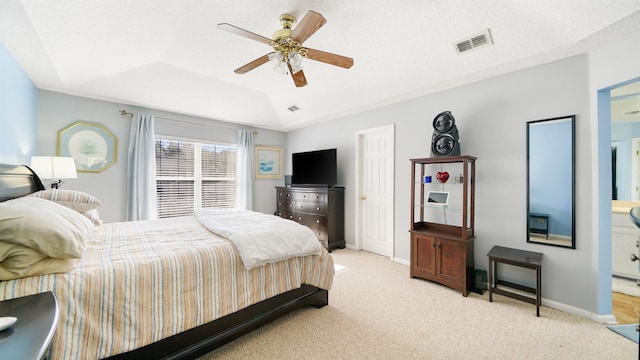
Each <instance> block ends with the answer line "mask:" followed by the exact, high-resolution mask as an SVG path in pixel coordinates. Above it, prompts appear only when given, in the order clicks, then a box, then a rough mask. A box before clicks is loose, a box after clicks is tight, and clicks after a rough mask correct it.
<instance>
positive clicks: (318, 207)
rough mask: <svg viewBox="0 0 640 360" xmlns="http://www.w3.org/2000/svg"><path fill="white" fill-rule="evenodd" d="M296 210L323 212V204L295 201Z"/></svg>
mask: <svg viewBox="0 0 640 360" xmlns="http://www.w3.org/2000/svg"><path fill="white" fill-rule="evenodd" d="M296 211H301V212H306V213H318V214H324V211H325V204H324V203H313V202H306V201H296Z"/></svg>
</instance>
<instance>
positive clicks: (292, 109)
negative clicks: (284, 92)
mask: <svg viewBox="0 0 640 360" xmlns="http://www.w3.org/2000/svg"><path fill="white" fill-rule="evenodd" d="M287 109H289V111H291V112H294V111H298V110H300V108H299V107H298V106H297V105H291V106H289V107H288V108H287Z"/></svg>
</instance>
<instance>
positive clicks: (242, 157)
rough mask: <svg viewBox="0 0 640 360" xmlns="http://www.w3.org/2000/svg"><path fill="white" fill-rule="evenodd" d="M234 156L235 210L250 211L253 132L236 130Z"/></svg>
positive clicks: (251, 204) (251, 205) (251, 203)
mask: <svg viewBox="0 0 640 360" xmlns="http://www.w3.org/2000/svg"><path fill="white" fill-rule="evenodd" d="M236 156H237V157H236V208H237V209H242V210H252V209H253V202H252V197H253V195H252V190H251V189H252V188H253V131H247V130H238V144H237V146H236Z"/></svg>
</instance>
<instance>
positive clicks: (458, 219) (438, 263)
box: [409, 155, 476, 296]
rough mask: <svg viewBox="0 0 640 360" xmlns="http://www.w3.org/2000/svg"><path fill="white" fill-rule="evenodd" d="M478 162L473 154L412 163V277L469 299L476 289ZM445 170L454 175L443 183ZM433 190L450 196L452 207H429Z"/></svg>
mask: <svg viewBox="0 0 640 360" xmlns="http://www.w3.org/2000/svg"><path fill="white" fill-rule="evenodd" d="M475 161H476V158H475V157H473V156H468V155H464V156H446V157H433V158H422V159H411V227H410V230H409V231H410V233H411V271H410V275H411V277H412V278H421V279H426V280H431V281H435V282H438V283H440V284H443V285H446V286H449V287H451V288H453V289H456V290H458V291H461V292H462V295H463V296H467V295H468V294H469V291H471V290H472V287H473V285H472V284H473V273H474V260H473V243H474V239H475V236H474V201H475ZM444 171H446V172H448V173H449V175H450V177H449V179H448V180H447V181H446V182H444V183H440V182H439V181H438V180H437V179H436V174H437V173H438V172H444ZM425 176H431V182H425ZM429 191H444V192H448V193H449V202H448V204H447V205H432V204H429V203H428V202H427V194H428V192H429Z"/></svg>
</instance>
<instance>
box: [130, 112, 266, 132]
mask: <svg viewBox="0 0 640 360" xmlns="http://www.w3.org/2000/svg"><path fill="white" fill-rule="evenodd" d="M120 115H121V116H133V113H130V112H128V111H126V110H120ZM155 118H156V119H162V120H167V121H173V122H179V123H183V124H190V125H196V126H204V127H210V128H216V129H223V130H229V131H236V130H241V129H236V128H232V127H229V126H221V125H210V124H201V123H197V122H193V121H187V120H178V119H169V118H164V117H160V116H155ZM257 133H258V132H257V131H255V130H254V131H253V134H254V135H255V134H257Z"/></svg>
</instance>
